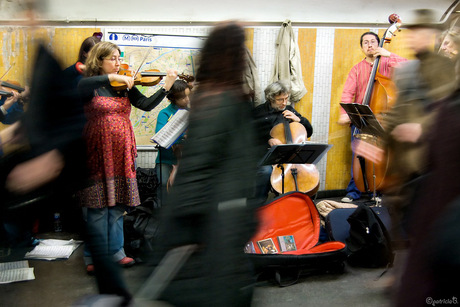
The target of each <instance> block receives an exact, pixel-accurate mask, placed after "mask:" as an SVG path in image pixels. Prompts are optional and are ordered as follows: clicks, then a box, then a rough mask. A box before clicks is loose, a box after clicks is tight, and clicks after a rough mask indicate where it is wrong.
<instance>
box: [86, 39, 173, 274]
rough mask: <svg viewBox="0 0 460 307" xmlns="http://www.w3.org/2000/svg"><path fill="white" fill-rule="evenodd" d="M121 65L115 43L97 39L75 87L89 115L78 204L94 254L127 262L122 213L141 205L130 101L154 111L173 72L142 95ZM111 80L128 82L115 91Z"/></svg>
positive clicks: (139, 106) (171, 79)
mask: <svg viewBox="0 0 460 307" xmlns="http://www.w3.org/2000/svg"><path fill="white" fill-rule="evenodd" d="M119 68H120V49H119V47H118V46H117V45H115V44H113V43H111V42H101V43H98V44H96V45H95V46H94V47H93V48H92V49H91V51H90V53H89V56H88V58H87V60H86V70H85V75H86V78H83V79H82V80H81V81H80V83H79V85H78V89H79V92H80V95H81V97H82V101H83V102H84V107H85V114H86V117H87V123H86V126H85V129H84V136H85V139H86V144H87V156H88V162H87V166H88V169H89V176H90V177H89V185H88V186H87V188H85V189H84V190H82V191H80V193H79V198H80V203H81V205H82V206H84V207H87V208H88V211H87V230H88V234H89V240H90V250H91V254H92V256H93V258H95V257H96V256H98V259H101V257H102V259H105V258H106V257H105V256H108V257H110V258H111V259H112V260H113V261H115V262H118V263H119V264H120V265H122V266H129V265H132V264H134V260H133V259H132V258H129V257H127V256H126V254H125V252H124V249H123V213H124V211H125V206H128V207H133V206H137V205H139V204H140V200H139V192H138V188H137V181H136V170H135V158H136V155H137V151H136V141H135V138H134V132H133V127H132V124H131V121H130V118H129V116H130V112H131V105H133V106H135V107H137V108H139V109H142V110H145V111H150V110H152V109H153V108H154V107H156V106H157V105H158V104H159V103H160V102H161V101H162V100H163V98H164V97H165V96H166V95H167V93H168V90H169V89H170V88H171V86H172V85H173V83H174V81H175V79H176V77H177V72H176V71H173V70H169V71H168V72H167V76H166V77H165V84H164V87H163V88H161V89H159V90H158V91H157V92H156V93H155V94H153V95H152V96H150V97H146V96H144V95H143V94H142V93H141V92H140V91H139V90H138V89H137V88H135V87H133V84H134V80H133V78H132V77H129V76H123V75H118V74H117V72H118V70H119ZM112 81H117V82H120V83H124V84H126V86H127V90H122V91H115V90H114V89H113V88H112V87H111V84H110V83H111V82H112ZM92 243H94V244H92ZM107 251H108V253H109V254H108V255H105V254H106V253H107ZM87 264H88V263H87ZM97 270H98V269H97V266H96V272H97Z"/></svg>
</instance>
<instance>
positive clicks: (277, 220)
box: [246, 192, 347, 286]
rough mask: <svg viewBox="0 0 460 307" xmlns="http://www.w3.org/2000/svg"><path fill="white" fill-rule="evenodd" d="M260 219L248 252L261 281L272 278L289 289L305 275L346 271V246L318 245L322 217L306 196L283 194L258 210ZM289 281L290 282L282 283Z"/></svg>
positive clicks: (297, 193) (329, 242)
mask: <svg viewBox="0 0 460 307" xmlns="http://www.w3.org/2000/svg"><path fill="white" fill-rule="evenodd" d="M257 215H258V219H259V225H258V229H257V231H256V234H255V235H254V236H253V237H252V238H251V241H250V242H248V245H247V248H246V252H247V253H248V256H249V258H250V259H251V260H252V262H253V263H254V267H255V270H256V273H258V274H259V277H261V276H265V277H269V278H270V277H271V276H273V277H275V280H276V281H277V282H278V284H279V285H281V286H286V285H290V284H294V283H296V282H297V279H298V278H299V276H300V275H301V274H304V273H309V272H314V271H326V272H327V271H329V272H342V271H343V267H344V261H345V259H346V256H347V254H346V249H345V244H344V243H342V242H338V241H328V242H324V243H319V242H318V240H319V234H320V216H319V213H318V210H317V209H316V206H315V204H314V203H313V201H312V200H311V199H310V197H308V196H307V195H306V194H304V193H301V192H290V193H286V194H283V195H281V196H279V197H277V198H275V199H274V200H273V201H272V202H270V203H268V204H266V205H264V206H263V207H261V208H259V209H258V212H257ZM251 250H252V252H251ZM287 277H288V279H289V281H288V282H286V281H285V280H283V279H286V278H287Z"/></svg>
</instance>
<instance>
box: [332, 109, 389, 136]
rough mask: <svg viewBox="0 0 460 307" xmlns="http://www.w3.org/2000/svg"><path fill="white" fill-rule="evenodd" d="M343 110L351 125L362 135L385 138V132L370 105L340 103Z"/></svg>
mask: <svg viewBox="0 0 460 307" xmlns="http://www.w3.org/2000/svg"><path fill="white" fill-rule="evenodd" d="M340 105H341V106H342V108H343V109H344V110H345V112H347V114H348V117H350V120H351V123H352V124H353V125H354V126H355V127H356V128H357V129H358V130H359V131H361V133H364V134H370V135H374V136H377V137H383V136H384V134H385V130H384V129H383V127H382V126H381V125H380V123H379V121H378V120H377V118H375V115H374V113H373V112H372V110H371V108H369V106H368V105H363V104H359V103H340Z"/></svg>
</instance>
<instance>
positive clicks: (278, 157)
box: [259, 142, 332, 194]
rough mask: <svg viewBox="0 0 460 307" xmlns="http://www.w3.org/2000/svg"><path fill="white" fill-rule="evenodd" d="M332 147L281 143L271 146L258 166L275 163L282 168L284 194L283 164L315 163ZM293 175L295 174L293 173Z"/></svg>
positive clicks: (319, 144) (318, 144) (317, 144)
mask: <svg viewBox="0 0 460 307" xmlns="http://www.w3.org/2000/svg"><path fill="white" fill-rule="evenodd" d="M331 147H332V145H329V144H321V143H310V142H309V143H301V144H281V145H275V146H272V147H271V148H270V149H269V150H268V152H267V153H266V154H265V156H264V157H263V158H262V160H261V161H260V162H259V166H262V165H274V164H277V165H278V166H279V167H281V168H282V171H281V174H282V175H281V176H282V193H281V194H284V169H283V167H282V165H283V164H316V163H318V162H319V161H320V160H321V159H322V158H323V156H324V155H325V154H326V152H327V151H328V150H329V149H330V148H331ZM293 175H294V176H295V174H293Z"/></svg>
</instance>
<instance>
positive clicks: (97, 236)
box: [84, 204, 126, 265]
mask: <svg viewBox="0 0 460 307" xmlns="http://www.w3.org/2000/svg"><path fill="white" fill-rule="evenodd" d="M86 210H87V213H86V229H87V234H88V237H90V238H89V241H91V242H93V244H97V245H98V246H97V250H98V251H100V252H102V253H104V254H105V255H112V258H113V260H114V261H116V262H118V261H120V260H121V259H123V258H124V257H126V254H125V250H124V248H123V244H124V237H123V214H124V212H125V206H124V205H121V204H117V205H116V206H114V207H109V208H87V209H86ZM93 250H94V247H93V248H91V246H90V248H88V244H85V251H84V258H85V264H86V265H88V264H92V263H93V262H92V260H91V251H93Z"/></svg>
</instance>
